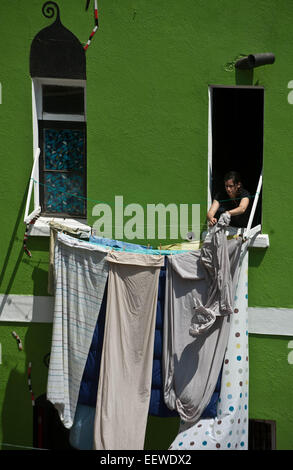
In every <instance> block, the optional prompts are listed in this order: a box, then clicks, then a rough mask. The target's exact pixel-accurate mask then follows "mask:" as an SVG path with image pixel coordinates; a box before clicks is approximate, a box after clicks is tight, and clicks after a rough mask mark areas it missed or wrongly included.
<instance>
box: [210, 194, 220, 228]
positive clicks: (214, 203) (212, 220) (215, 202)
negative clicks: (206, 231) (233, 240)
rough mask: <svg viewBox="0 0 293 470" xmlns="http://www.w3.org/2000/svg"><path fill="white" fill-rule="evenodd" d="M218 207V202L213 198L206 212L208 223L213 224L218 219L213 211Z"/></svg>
mask: <svg viewBox="0 0 293 470" xmlns="http://www.w3.org/2000/svg"><path fill="white" fill-rule="evenodd" d="M219 207H220V203H219V202H218V201H217V200H216V199H214V200H213V203H212V205H211V207H210V209H209V211H208V213H207V220H208V225H215V224H216V223H217V222H218V221H217V219H215V213H216V212H217V210H218V209H219Z"/></svg>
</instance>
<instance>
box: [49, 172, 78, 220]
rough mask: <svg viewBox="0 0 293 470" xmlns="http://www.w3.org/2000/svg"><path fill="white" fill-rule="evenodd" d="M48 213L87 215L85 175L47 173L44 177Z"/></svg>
mask: <svg viewBox="0 0 293 470" xmlns="http://www.w3.org/2000/svg"><path fill="white" fill-rule="evenodd" d="M44 183H45V191H44V208H45V211H46V212H52V213H66V214H71V215H81V214H84V213H85V197H84V182H83V175H81V174H76V173H71V174H70V173H69V174H68V173H61V172H60V173H59V172H54V173H50V172H46V173H45V175H44Z"/></svg>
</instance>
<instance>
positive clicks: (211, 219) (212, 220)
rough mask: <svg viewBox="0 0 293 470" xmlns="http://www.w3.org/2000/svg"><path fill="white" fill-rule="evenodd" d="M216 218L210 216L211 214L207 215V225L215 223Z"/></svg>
mask: <svg viewBox="0 0 293 470" xmlns="http://www.w3.org/2000/svg"><path fill="white" fill-rule="evenodd" d="M217 222H218V221H217V219H216V218H215V217H212V216H210V217H209V216H208V225H209V226H212V225H215V224H216V223H217Z"/></svg>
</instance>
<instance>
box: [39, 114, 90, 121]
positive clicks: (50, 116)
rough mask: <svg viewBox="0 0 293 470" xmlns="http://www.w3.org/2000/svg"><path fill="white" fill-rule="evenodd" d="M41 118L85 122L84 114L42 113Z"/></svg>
mask: <svg viewBox="0 0 293 470" xmlns="http://www.w3.org/2000/svg"><path fill="white" fill-rule="evenodd" d="M42 119H43V120H44V121H66V122H85V116H84V115H83V114H52V113H43V115H42Z"/></svg>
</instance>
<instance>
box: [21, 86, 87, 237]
mask: <svg viewBox="0 0 293 470" xmlns="http://www.w3.org/2000/svg"><path fill="white" fill-rule="evenodd" d="M43 85H57V86H76V87H82V88H84V96H86V80H71V79H58V78H39V77H34V78H32V120H33V169H32V173H31V179H30V185H29V191H28V197H27V202H26V210H25V216H24V222H25V223H29V222H30V221H31V220H32V219H33V218H34V217H35V216H36V215H38V214H39V213H40V211H41V207H40V191H39V184H38V183H36V182H35V181H38V178H39V165H38V159H39V155H40V149H39V129H38V121H39V120H47V121H70V122H73V121H75V122H86V99H85V100H84V114H83V115H81V114H53V113H44V112H43V93H42V86H43ZM36 175H37V178H36ZM32 195H33V211H32V212H31V213H30V214H29V208H30V205H31V197H32ZM52 220H55V221H58V222H59V223H62V224H64V225H66V226H69V227H73V228H77V227H79V228H81V229H82V230H86V231H89V232H90V230H91V227H89V226H88V225H87V220H86V219H78V218H64V217H58V216H52V217H44V216H40V217H39V218H38V219H37V220H36V222H35V223H34V224H32V226H31V228H30V236H49V235H50V226H49V223H50V221H52Z"/></svg>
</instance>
